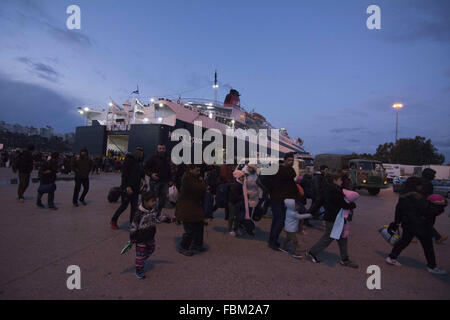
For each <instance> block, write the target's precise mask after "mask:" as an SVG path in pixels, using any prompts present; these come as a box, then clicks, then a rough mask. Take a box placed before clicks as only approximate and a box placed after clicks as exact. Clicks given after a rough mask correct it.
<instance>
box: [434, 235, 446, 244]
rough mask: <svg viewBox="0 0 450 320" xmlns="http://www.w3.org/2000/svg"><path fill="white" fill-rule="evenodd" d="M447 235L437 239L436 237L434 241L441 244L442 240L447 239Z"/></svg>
mask: <svg viewBox="0 0 450 320" xmlns="http://www.w3.org/2000/svg"><path fill="white" fill-rule="evenodd" d="M447 239H448V237H447V236H441V237H440V238H439V239H437V240H436V241H435V242H436V244H441V243H442V242H444V241H445V240H447Z"/></svg>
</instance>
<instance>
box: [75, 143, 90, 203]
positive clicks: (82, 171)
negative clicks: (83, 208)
mask: <svg viewBox="0 0 450 320" xmlns="http://www.w3.org/2000/svg"><path fill="white" fill-rule="evenodd" d="M93 165H94V164H93V162H92V160H91V159H90V158H89V154H88V151H87V149H86V148H84V149H82V150H81V152H80V154H79V155H78V156H76V157H74V158H73V160H72V171H73V172H74V173H75V189H74V190H73V199H72V202H73V206H74V207H78V195H79V194H80V190H81V185H83V193H82V194H81V197H80V202H81V203H82V204H83V205H86V202H85V201H84V199H85V198H86V195H87V193H88V191H89V173H90V172H91V171H92V167H93Z"/></svg>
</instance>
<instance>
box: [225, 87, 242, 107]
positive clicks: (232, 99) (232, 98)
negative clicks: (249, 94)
mask: <svg viewBox="0 0 450 320" xmlns="http://www.w3.org/2000/svg"><path fill="white" fill-rule="evenodd" d="M239 96H240V94H239V91H237V90H234V89H231V90H230V93H228V94H227V96H226V97H225V101H224V103H223V105H224V106H225V107H230V108H240V107H241V99H240V98H239Z"/></svg>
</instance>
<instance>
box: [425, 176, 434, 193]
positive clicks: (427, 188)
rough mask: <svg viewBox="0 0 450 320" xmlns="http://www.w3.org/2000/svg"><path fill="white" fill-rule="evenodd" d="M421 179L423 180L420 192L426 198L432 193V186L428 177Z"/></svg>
mask: <svg viewBox="0 0 450 320" xmlns="http://www.w3.org/2000/svg"><path fill="white" fill-rule="evenodd" d="M422 181H423V187H422V194H423V195H424V196H425V198H427V197H428V196H430V195H432V194H433V193H434V186H433V184H432V183H431V181H430V180H428V179H424V178H422Z"/></svg>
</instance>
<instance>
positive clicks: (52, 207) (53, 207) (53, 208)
mask: <svg viewBox="0 0 450 320" xmlns="http://www.w3.org/2000/svg"><path fill="white" fill-rule="evenodd" d="M48 208H49V209H50V210H58V207H55V206H51V207H48Z"/></svg>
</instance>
